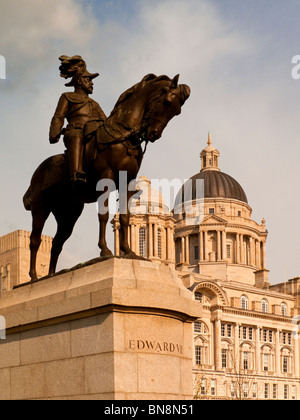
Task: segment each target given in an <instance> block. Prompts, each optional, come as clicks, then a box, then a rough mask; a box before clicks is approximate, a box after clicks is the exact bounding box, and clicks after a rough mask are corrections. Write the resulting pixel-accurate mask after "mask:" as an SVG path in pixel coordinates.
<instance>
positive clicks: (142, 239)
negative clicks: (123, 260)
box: [139, 228, 146, 258]
mask: <svg viewBox="0 0 300 420" xmlns="http://www.w3.org/2000/svg"><path fill="white" fill-rule="evenodd" d="M139 255H140V256H141V257H144V258H145V257H146V229H145V228H140V230H139Z"/></svg>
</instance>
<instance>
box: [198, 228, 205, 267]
mask: <svg viewBox="0 0 300 420" xmlns="http://www.w3.org/2000/svg"><path fill="white" fill-rule="evenodd" d="M203 248H204V245H203V232H202V230H200V231H199V257H200V261H203V260H204V249H203Z"/></svg>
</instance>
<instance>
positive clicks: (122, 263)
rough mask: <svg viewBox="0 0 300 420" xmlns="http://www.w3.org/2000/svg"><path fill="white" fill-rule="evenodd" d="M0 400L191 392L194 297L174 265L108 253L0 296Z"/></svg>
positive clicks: (181, 395)
mask: <svg viewBox="0 0 300 420" xmlns="http://www.w3.org/2000/svg"><path fill="white" fill-rule="evenodd" d="M0 315H2V316H4V317H5V320H6V327H7V330H6V340H0V399H2V400H3V399H14V400H15V399H148V400H151V399H189V398H192V394H193V390H192V352H193V350H192V348H193V346H192V322H193V321H194V320H195V319H196V317H199V305H196V302H194V301H193V300H192V293H191V292H190V291H188V290H187V289H186V288H185V287H184V286H183V285H182V283H181V281H180V280H179V279H178V277H177V276H176V273H175V271H173V270H172V269H170V268H169V267H163V266H162V265H160V264H154V263H151V262H148V261H139V260H125V259H121V258H113V259H109V260H106V261H101V262H97V263H95V264H92V265H88V266H85V267H82V268H79V269H76V270H73V271H68V272H65V273H62V274H59V275H57V276H55V277H53V278H47V279H44V280H41V281H38V282H35V283H31V284H27V285H24V286H22V287H20V288H18V289H15V290H13V291H10V292H7V293H6V294H4V296H3V297H2V299H1V300H0Z"/></svg>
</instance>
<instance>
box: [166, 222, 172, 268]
mask: <svg viewBox="0 0 300 420" xmlns="http://www.w3.org/2000/svg"><path fill="white" fill-rule="evenodd" d="M171 240H172V239H171V228H169V227H167V237H166V242H167V243H166V253H167V255H166V260H167V261H171V260H172V256H171Z"/></svg>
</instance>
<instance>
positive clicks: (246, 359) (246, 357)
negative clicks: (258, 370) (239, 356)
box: [243, 351, 249, 370]
mask: <svg viewBox="0 0 300 420" xmlns="http://www.w3.org/2000/svg"><path fill="white" fill-rule="evenodd" d="M243 369H245V370H247V369H249V353H248V352H247V351H243Z"/></svg>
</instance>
